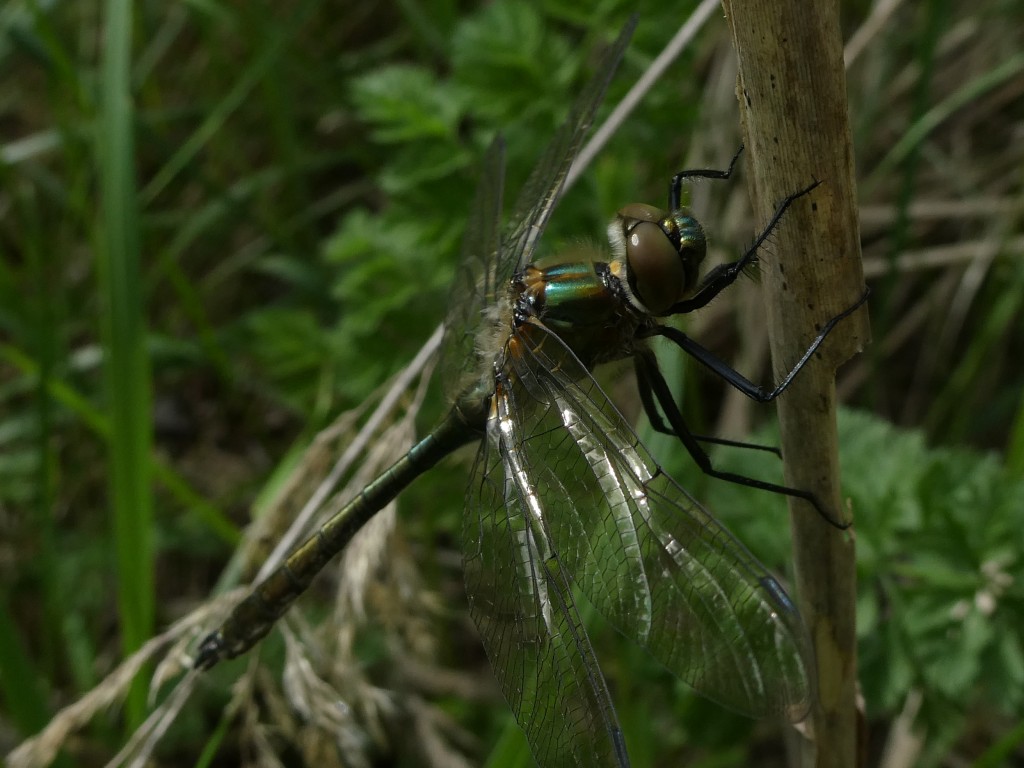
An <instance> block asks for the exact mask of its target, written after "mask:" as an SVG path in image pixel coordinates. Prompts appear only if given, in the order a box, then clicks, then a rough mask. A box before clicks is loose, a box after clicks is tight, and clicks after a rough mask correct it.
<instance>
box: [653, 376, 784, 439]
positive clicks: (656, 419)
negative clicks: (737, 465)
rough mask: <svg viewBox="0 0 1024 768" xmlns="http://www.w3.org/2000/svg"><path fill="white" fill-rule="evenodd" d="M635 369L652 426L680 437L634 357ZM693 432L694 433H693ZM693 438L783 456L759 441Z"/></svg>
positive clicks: (666, 433) (702, 436) (703, 436)
mask: <svg viewBox="0 0 1024 768" xmlns="http://www.w3.org/2000/svg"><path fill="white" fill-rule="evenodd" d="M634 370H635V371H636V380H637V385H638V388H639V390H640V402H641V403H642V404H643V407H644V413H646V414H647V420H648V421H649V422H650V423H651V427H652V428H653V429H654V431H655V432H660V433H661V434H663V435H672V436H673V437H678V435H676V432H675V430H673V429H672V428H671V427H669V426H666V425H665V422H664V421H662V418H661V413H660V412H659V411H658V408H657V406H656V405H655V401H654V396H653V392H652V389H651V383H650V381H648V380H647V370H646V368H645V367H644V366H643V365H642V364H640V363H639V362H638V361H637V360H636V358H634ZM691 434H692V433H691ZM693 439H694V440H697V441H698V442H701V443H708V444H709V445H726V446H729V447H732V448H746V449H748V450H752V451H766V452H767V453H773V454H775V455H776V456H778V457H779V458H780V459H781V458H782V451H781V450H779V448H778V447H776V446H774V445H760V444H758V443H747V442H744V441H742V440H726V439H725V438H722V437H712V436H710V435H697V434H694V435H693Z"/></svg>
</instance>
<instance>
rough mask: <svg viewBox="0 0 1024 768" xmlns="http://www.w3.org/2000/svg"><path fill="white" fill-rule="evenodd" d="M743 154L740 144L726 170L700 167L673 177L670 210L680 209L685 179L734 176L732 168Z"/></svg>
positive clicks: (670, 186) (669, 199)
mask: <svg viewBox="0 0 1024 768" xmlns="http://www.w3.org/2000/svg"><path fill="white" fill-rule="evenodd" d="M742 154H743V145H742V144H740V148H739V149H738V150H736V154H735V155H733V156H732V160H730V161H729V167H728V168H727V169H725V170H724V171H719V170H715V169H714V168H698V169H695V170H689V171H680V172H679V173H677V174H676V175H675V176H673V177H672V181H671V182H669V185H668V208H669V210H670V211H678V210H679V207H680V197H682V189H681V188H682V186H683V180H684V179H728V178H729V177H730V176H732V169H733V168H735V167H736V161H737V160H738V159H739V157H740V155H742Z"/></svg>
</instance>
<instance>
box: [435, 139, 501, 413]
mask: <svg viewBox="0 0 1024 768" xmlns="http://www.w3.org/2000/svg"><path fill="white" fill-rule="evenodd" d="M504 185H505V143H504V141H502V139H501V137H500V136H499V137H496V138H495V139H494V141H493V142H491V146H490V147H489V148H488V150H487V152H486V154H485V155H484V161H483V167H482V168H481V172H480V181H479V182H478V183H477V188H476V193H475V195H474V197H473V203H472V206H471V208H470V213H469V219H468V220H467V221H466V233H465V235H463V238H462V250H461V253H460V257H459V265H458V267H457V268H456V272H455V276H454V278H453V279H452V285H451V289H450V293H449V297H448V316H447V317H446V318H445V321H444V325H445V330H444V339H443V340H442V342H441V367H440V370H441V375H442V377H443V378H442V380H443V383H444V390H445V394H446V395H447V396H448V398H449V401H451V402H454V400H455V397H456V396H457V395H458V394H459V393H460V392H462V390H463V389H464V388H465V387H466V386H467V385H468V384H470V383H471V382H470V381H468V380H467V377H468V376H469V375H472V374H475V373H476V371H477V369H478V368H479V367H480V365H481V363H480V361H479V355H478V351H477V349H476V345H477V336H478V334H479V328H480V325H481V323H482V322H483V320H484V317H483V314H484V308H485V307H488V306H494V305H497V304H498V303H499V302H500V301H503V300H505V299H504V296H503V295H502V294H501V293H500V292H501V291H504V290H506V288H507V284H508V277H507V276H504V272H505V271H506V269H507V268H506V267H502V266H501V265H500V261H501V251H500V230H501V206H502V194H503V192H502V190H503V188H504ZM499 272H501V273H502V276H501V277H499V275H498V273H499Z"/></svg>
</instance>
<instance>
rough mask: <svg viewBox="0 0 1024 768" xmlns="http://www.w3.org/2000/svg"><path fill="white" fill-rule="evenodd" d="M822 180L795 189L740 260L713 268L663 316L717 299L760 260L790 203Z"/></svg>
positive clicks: (679, 312)
mask: <svg viewBox="0 0 1024 768" xmlns="http://www.w3.org/2000/svg"><path fill="white" fill-rule="evenodd" d="M820 183H821V182H820V181H815V182H814V183H813V184H811V185H810V186H808V187H805V188H804V189H801V190H800V191H799V192H794V193H793V194H791V195H789V197H787V198H786V199H785V200H783V201H782V202H781V203H779V207H778V208H776V209H775V215H773V216H772V219H771V221H769V222H768V226H766V227H765V228H764V231H763V232H761V234H760V235H758V237H757V239H756V240H755V241H754V244H753V245H752V246H750V248H748V249H747V252H746V253H744V254H743V255H742V256H741V257H740V258H738V259H736V261H730V262H729V263H728V264H719V265H718V266H717V267H715V268H714V269H712V270H711V271H710V272H708V273H707V275H705V276H704V279H703V280H702V281H701V284H700V286H699V287H698V288H697V290H696V291H695V292H694V294H693V296H691V297H690V298H688V299H683V301H680V302H677V303H676V304H673V305H672V306H671V307H669V308H668V309H667V310H665V311H664V312H662V313H660V315H659V317H667V316H669V315H679V314H685V313H687V312H693V311H694V310H696V309H700V308H701V307H704V306H706V305H707V303H708V302H709V301H711V300H712V299H713V298H715V296H717V295H718V294H720V293H721V292H722V290H723V289H725V288H728V287H729V286H730V285H732V284H733V283H734V282H736V278H737V277H739V276H740V274H742V272H743V270H744V269H746V268H747V267H749V266H750V265H751V264H753V263H755V262H756V261H757V251H758V249H759V248H760V247H761V246H762V245H763V244H764V241H765V240H767V239H768V238H769V237H771V234H772V232H774V231H775V227H777V226H778V224H779V221H781V220H782V215H783V214H784V213H785V212H786V210H787V209H788V208H789V206H791V205H792V204H793V203H794V202H796V201H797V200H799V199H800V198H801V197H803V196H804V195H806V194H807V193H809V192H810V191H811V190H812V189H814V188H815V187H817V186H818V185H819V184H820Z"/></svg>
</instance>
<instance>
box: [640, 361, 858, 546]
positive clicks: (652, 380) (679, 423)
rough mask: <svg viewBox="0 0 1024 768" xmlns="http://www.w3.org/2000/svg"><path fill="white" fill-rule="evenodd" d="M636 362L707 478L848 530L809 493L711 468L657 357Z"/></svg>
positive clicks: (709, 459) (708, 458)
mask: <svg viewBox="0 0 1024 768" xmlns="http://www.w3.org/2000/svg"><path fill="white" fill-rule="evenodd" d="M633 360H634V363H635V365H636V366H637V368H638V369H639V368H641V367H642V368H643V369H644V370H643V374H642V375H643V377H644V380H645V381H646V382H647V383H649V385H650V392H653V395H654V398H656V399H657V402H658V404H659V405H660V406H661V409H662V411H663V412H664V413H665V417H666V418H667V419H668V421H669V424H671V425H672V434H675V435H676V436H677V437H678V438H679V441H680V442H681V443H682V444H683V446H684V447H685V448H686V450H687V452H688V453H689V454H690V456H691V457H693V460H694V461H695V462H696V463H697V466H698V467H700V469H701V471H702V472H703V473H704V474H706V475H708V476H710V477H715V478H718V479H719V480H725V481H727V482H730V483H736V484H737V485H745V486H747V487H748V488H758V489H760V490H762V491H770V492H772V493H778V494H781V495H784V496H793V497H795V498H798V499H803V500H804V501H806V502H808V503H809V504H810V505H811V506H813V507H814V508H815V509H816V510H817V511H818V514H819V515H821V517H822V518H823V519H824V520H825V521H826V522H828V523H829V524H830V525H832V526H834V527H836V528H838V529H840V530H843V529H845V528H848V527H849V523H843V522H841V521H838V520H837V519H836V518H835V517H833V516H832V515H831V514H830V513H829V512H828V511H827V510H826V509H825V507H824V506H823V505H822V504H821V502H820V501H818V497H817V496H815V495H814V494H813V493H811V492H810V491H804V490H801V489H799V488H791V487H789V486H787V485H779V484H778V483H769V482H766V481H764V480H758V479H756V478H753V477H747V476H746V475H740V474H738V473H736V472H723V471H721V470H718V469H715V468H714V466H712V464H711V457H710V456H708V454H707V452H706V451H705V450H704V449H703V448H702V447H701V446H700V443H699V442H698V440H697V438H696V437H695V436H694V435H693V433H692V432H690V430H689V428H688V427H687V426H686V422H685V421H684V420H683V415H682V414H681V413H680V412H679V408H678V407H677V406H676V403H675V401H674V400H673V399H672V392H671V391H670V390H669V387H668V384H667V383H666V381H665V377H664V376H662V374H661V371H660V370H659V368H658V364H657V360H656V359H655V357H654V353H652V352H651V351H650V350H639V351H637V353H636V354H635V355H634V357H633ZM737 375H738V374H737ZM643 390H644V387H643V386H641V392H643ZM650 392H649V393H648V399H650ZM642 397H643V395H642V394H641V398H642ZM651 407H652V408H653V403H651ZM644 408H645V409H646V408H647V403H646V402H645V403H644ZM648 415H650V413H648ZM659 421H660V420H659ZM652 423H653V421H652Z"/></svg>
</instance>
